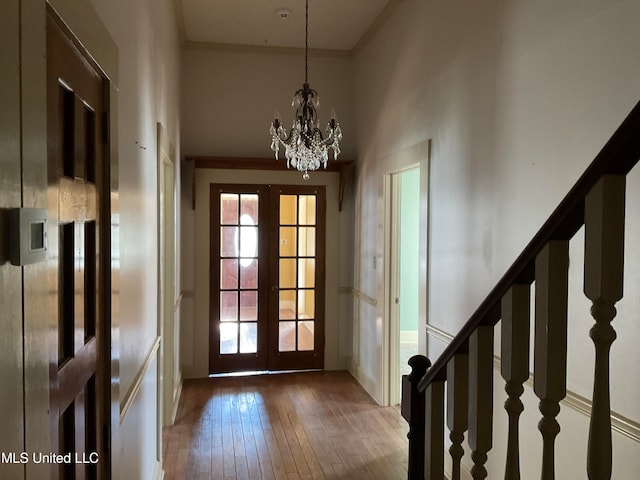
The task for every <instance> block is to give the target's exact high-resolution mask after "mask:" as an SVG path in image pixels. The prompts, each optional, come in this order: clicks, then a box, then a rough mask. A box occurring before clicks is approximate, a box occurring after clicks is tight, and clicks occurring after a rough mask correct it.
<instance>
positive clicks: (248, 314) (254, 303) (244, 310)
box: [240, 290, 258, 321]
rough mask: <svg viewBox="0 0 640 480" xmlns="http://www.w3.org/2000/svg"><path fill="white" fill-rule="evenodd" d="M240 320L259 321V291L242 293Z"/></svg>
mask: <svg viewBox="0 0 640 480" xmlns="http://www.w3.org/2000/svg"><path fill="white" fill-rule="evenodd" d="M240 320H244V321H247V320H249V321H250V320H253V321H256V320H258V291H257V290H249V291H242V292H240Z"/></svg>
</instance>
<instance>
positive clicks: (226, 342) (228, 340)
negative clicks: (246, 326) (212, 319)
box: [220, 322, 238, 355]
mask: <svg viewBox="0 0 640 480" xmlns="http://www.w3.org/2000/svg"><path fill="white" fill-rule="evenodd" d="M220 353H221V354H222V355H224V354H231V353H238V324H237V323H235V322H234V323H230V322H228V323H221V324H220Z"/></svg>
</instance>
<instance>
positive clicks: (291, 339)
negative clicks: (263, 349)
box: [278, 322, 296, 352]
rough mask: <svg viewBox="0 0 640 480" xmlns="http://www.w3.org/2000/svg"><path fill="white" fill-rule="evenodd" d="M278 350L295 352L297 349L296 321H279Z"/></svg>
mask: <svg viewBox="0 0 640 480" xmlns="http://www.w3.org/2000/svg"><path fill="white" fill-rule="evenodd" d="M278 325H279V328H280V330H279V332H278V334H279V335H278V350H279V351H280V352H293V351H294V350H295V349H296V322H279V324H278Z"/></svg>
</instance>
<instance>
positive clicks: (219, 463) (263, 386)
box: [163, 371, 408, 480]
mask: <svg viewBox="0 0 640 480" xmlns="http://www.w3.org/2000/svg"><path fill="white" fill-rule="evenodd" d="M407 430H408V427H407V424H406V422H405V421H404V420H403V419H402V417H401V416H400V412H399V409H398V408H397V407H396V408H393V407H388V408H383V407H379V406H378V405H377V404H376V403H375V402H374V401H373V400H372V399H371V397H369V395H368V394H367V393H366V392H365V391H364V390H363V389H362V387H361V386H360V385H359V384H358V383H357V382H356V381H355V380H354V379H353V377H351V375H350V374H349V373H348V372H344V371H341V372H305V373H283V374H277V375H262V376H249V377H226V378H207V379H199V380H186V381H185V383H184V387H183V390H182V398H181V399H180V405H179V407H178V413H177V416H176V421H175V424H174V425H173V426H172V427H167V428H165V429H164V431H163V464H164V471H165V479H166V480H182V479H188V480H196V479H206V480H209V479H211V480H213V479H224V480H227V479H274V480H285V479H286V480H293V479H311V478H313V479H332V480H342V479H354V480H366V479H380V480H395V479H397V480H405V479H406V478H407Z"/></svg>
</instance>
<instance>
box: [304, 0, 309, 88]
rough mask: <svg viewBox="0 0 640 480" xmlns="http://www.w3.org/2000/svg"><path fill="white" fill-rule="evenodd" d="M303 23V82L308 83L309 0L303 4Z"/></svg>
mask: <svg viewBox="0 0 640 480" xmlns="http://www.w3.org/2000/svg"><path fill="white" fill-rule="evenodd" d="M304 25H305V29H304V83H309V0H306V4H305V15H304Z"/></svg>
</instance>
